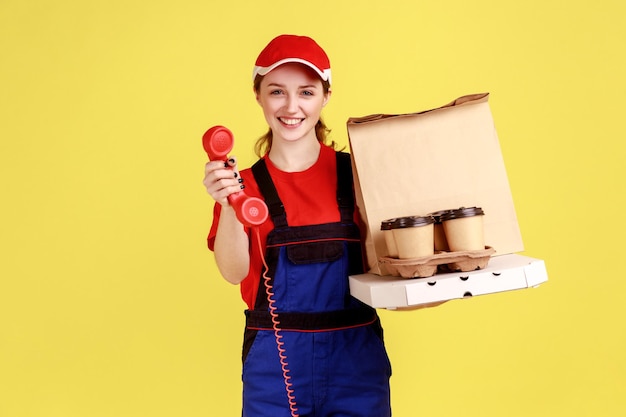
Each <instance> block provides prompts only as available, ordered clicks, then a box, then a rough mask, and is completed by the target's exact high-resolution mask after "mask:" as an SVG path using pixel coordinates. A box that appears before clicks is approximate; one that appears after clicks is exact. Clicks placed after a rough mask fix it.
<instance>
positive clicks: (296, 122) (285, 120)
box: [280, 118, 303, 125]
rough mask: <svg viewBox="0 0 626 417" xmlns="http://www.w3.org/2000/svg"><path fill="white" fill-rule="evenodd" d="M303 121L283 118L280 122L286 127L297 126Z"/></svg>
mask: <svg viewBox="0 0 626 417" xmlns="http://www.w3.org/2000/svg"><path fill="white" fill-rule="evenodd" d="M302 120H303V119H283V118H280V121H281V122H283V123H284V124H286V125H297V124H298V123H300V122H301V121H302Z"/></svg>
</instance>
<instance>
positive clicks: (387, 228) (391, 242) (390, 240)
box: [380, 219, 398, 258]
mask: <svg viewBox="0 0 626 417" xmlns="http://www.w3.org/2000/svg"><path fill="white" fill-rule="evenodd" d="M396 220H397V219H387V220H383V221H382V222H381V223H380V230H381V231H382V232H383V236H384V238H385V245H386V246H387V256H390V257H392V258H397V257H398V247H397V246H396V240H395V239H394V237H393V232H392V231H391V229H392V228H393V223H394V222H395V221H396Z"/></svg>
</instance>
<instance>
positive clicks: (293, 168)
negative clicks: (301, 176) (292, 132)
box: [269, 139, 321, 172]
mask: <svg viewBox="0 0 626 417" xmlns="http://www.w3.org/2000/svg"><path fill="white" fill-rule="evenodd" d="M274 145H276V144H274ZM320 148H321V145H320V143H319V142H318V141H317V139H315V141H309V142H287V143H281V145H279V146H272V149H271V150H270V153H269V158H270V160H271V161H272V163H273V164H274V166H276V168H278V169H280V170H281V171H284V172H300V171H305V170H307V169H309V168H310V167H311V166H313V164H315V162H317V159H318V158H319V154H320Z"/></svg>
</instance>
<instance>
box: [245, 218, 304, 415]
mask: <svg viewBox="0 0 626 417" xmlns="http://www.w3.org/2000/svg"><path fill="white" fill-rule="evenodd" d="M252 230H253V233H254V235H255V236H256V239H257V242H258V244H259V252H260V254H261V259H262V260H263V266H265V272H263V281H264V283H265V293H266V294H267V302H268V304H269V310H270V316H271V317H272V328H273V329H274V337H275V338H276V347H277V348H278V357H279V358H280V366H281V368H282V371H283V379H284V380H285V390H286V391H287V399H288V400H289V410H290V411H291V417H299V414H298V408H297V407H296V396H295V394H294V391H293V388H292V386H293V384H292V383H291V375H289V364H288V363H287V353H286V351H285V348H284V345H285V343H284V342H283V340H282V339H283V335H282V334H281V329H280V320H279V318H278V313H276V301H275V300H274V293H273V291H272V284H270V280H271V277H269V276H268V275H267V272H268V271H269V267H268V266H267V262H266V261H265V254H264V253H263V245H262V244H261V234H260V233H259V229H258V228H257V227H253V228H252Z"/></svg>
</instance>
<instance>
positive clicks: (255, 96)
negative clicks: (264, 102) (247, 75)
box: [252, 87, 261, 106]
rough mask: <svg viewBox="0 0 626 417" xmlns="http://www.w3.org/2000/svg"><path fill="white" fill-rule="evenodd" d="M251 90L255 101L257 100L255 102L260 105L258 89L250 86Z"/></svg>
mask: <svg viewBox="0 0 626 417" xmlns="http://www.w3.org/2000/svg"><path fill="white" fill-rule="evenodd" d="M252 92H253V93H254V98H255V100H256V102H257V103H258V104H259V106H260V105H261V102H260V101H259V92H258V91H257V90H256V89H255V88H254V87H252Z"/></svg>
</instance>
